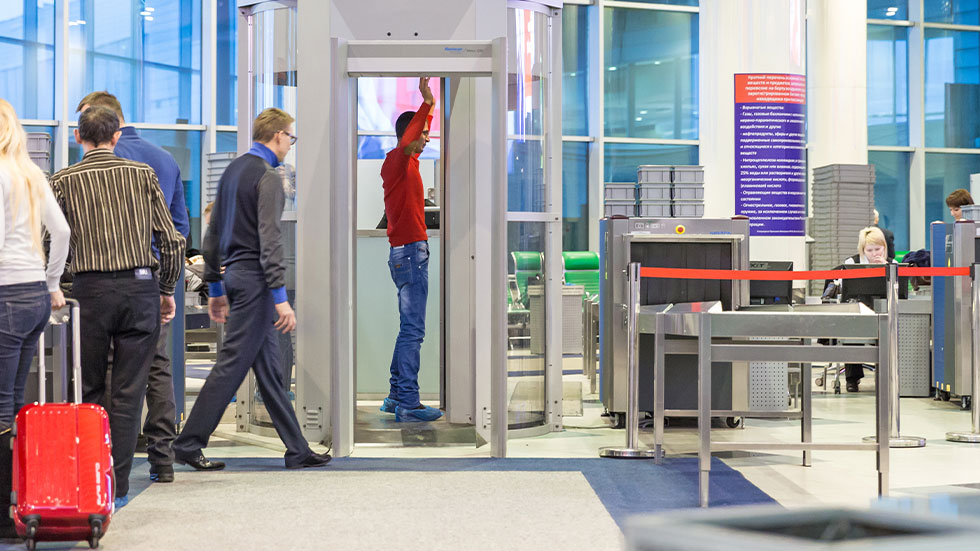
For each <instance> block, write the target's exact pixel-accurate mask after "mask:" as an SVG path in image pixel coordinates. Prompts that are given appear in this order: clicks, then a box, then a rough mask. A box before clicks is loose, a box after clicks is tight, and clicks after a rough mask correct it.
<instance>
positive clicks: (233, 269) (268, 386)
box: [173, 261, 313, 467]
mask: <svg viewBox="0 0 980 551" xmlns="http://www.w3.org/2000/svg"><path fill="white" fill-rule="evenodd" d="M224 283H225V294H226V295H227V297H228V304H229V309H230V312H229V314H228V322H227V323H225V339H224V342H223V343H222V346H221V350H219V351H218V361H217V363H215V364H214V367H213V368H212V369H211V373H210V374H209V375H208V378H207V380H206V381H205V382H204V387H203V388H201V392H200V394H198V396H197V400H196V401H195V402H194V407H193V409H191V414H190V416H188V417H187V421H186V422H185V423H184V428H183V429H182V430H181V431H180V436H178V437H177V439H176V440H174V444H173V449H174V453H175V454H176V455H177V456H184V457H187V456H190V455H193V454H196V453H198V452H199V451H200V450H201V449H202V448H206V447H207V445H208V439H209V438H210V437H211V433H212V432H214V429H216V428H217V427H218V423H219V422H220V421H221V416H222V414H223V413H224V412H225V409H226V408H227V407H228V403H229V402H230V401H231V398H232V396H234V395H235V392H237V391H238V387H239V386H240V385H241V384H242V381H244V380H245V377H246V376H247V375H248V370H249V369H252V370H254V371H255V381H256V383H258V386H259V392H261V393H262V401H263V402H264V403H265V407H266V409H267V410H268V412H269V417H271V418H272V424H273V425H274V426H275V427H276V432H278V433H279V438H281V439H282V442H283V444H285V445H286V466H287V467H292V466H296V465H299V464H300V463H302V462H303V460H305V459H306V458H308V457H309V456H310V455H311V454H312V453H313V450H311V449H310V446H309V444H308V443H307V442H306V439H305V438H304V437H303V432H302V431H301V430H300V427H299V422H298V421H297V420H296V413H295V412H294V411H293V406H292V404H291V403H290V401H289V395H288V394H286V389H285V388H284V387H283V384H282V377H283V376H282V370H281V369H280V367H279V363H280V361H281V358H280V356H279V335H278V332H277V331H276V329H275V327H274V326H273V323H274V322H275V320H276V308H275V303H274V302H273V300H272V293H271V292H270V291H269V287H268V286H267V285H266V283H265V275H264V272H263V271H262V267H261V265H259V263H258V262H246V261H241V262H236V263H233V264H231V265H230V266H228V267H227V268H226V270H225V275H224ZM239 398H243V397H239Z"/></svg>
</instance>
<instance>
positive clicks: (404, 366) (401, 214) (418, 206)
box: [381, 77, 442, 421]
mask: <svg viewBox="0 0 980 551" xmlns="http://www.w3.org/2000/svg"><path fill="white" fill-rule="evenodd" d="M419 92H422V105H421V106H420V107H419V109H418V111H415V112H412V111H406V112H404V113H402V114H401V115H399V116H398V120H397V121H396V122H395V134H396V135H397V137H398V146H397V147H395V149H393V150H391V151H390V152H388V155H387V156H385V161H384V164H383V165H381V179H382V181H383V182H384V199H385V216H387V217H388V243H389V244H390V245H391V251H390V253H389V254H388V269H389V270H390V271H391V279H392V280H393V281H394V282H395V287H397V288H398V314H399V318H400V320H401V324H400V328H399V331H398V338H397V339H396V340H395V351H394V353H393V354H392V357H391V379H390V383H391V390H390V392H389V393H388V397H387V398H385V400H384V403H383V404H382V405H381V411H383V412H385V413H394V414H395V420H396V421H435V420H436V419H438V418H440V417H442V412H441V411H440V410H438V409H436V408H433V407H430V406H424V405H422V402H421V401H420V400H419V363H420V353H421V350H422V340H423V339H424V338H425V306H426V300H427V299H428V294H429V241H428V236H427V234H426V233H425V188H424V186H423V183H422V175H421V174H420V173H419V155H420V154H421V153H422V150H423V149H425V144H427V143H428V142H429V122H430V121H431V120H432V115H431V113H432V106H433V103H435V100H434V99H433V98H432V90H430V89H429V78H428V77H422V78H420V79H419Z"/></svg>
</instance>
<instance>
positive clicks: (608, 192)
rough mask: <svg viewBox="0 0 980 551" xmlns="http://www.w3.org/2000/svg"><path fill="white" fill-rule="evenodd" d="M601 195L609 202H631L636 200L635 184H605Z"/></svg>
mask: <svg viewBox="0 0 980 551" xmlns="http://www.w3.org/2000/svg"><path fill="white" fill-rule="evenodd" d="M603 193H604V196H605V199H606V200H607V201H609V200H616V201H624V200H629V201H633V200H635V199H636V184H633V183H624V184H620V183H612V182H607V183H606V184H605V185H604V186H603Z"/></svg>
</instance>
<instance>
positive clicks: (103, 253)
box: [51, 149, 184, 295]
mask: <svg viewBox="0 0 980 551" xmlns="http://www.w3.org/2000/svg"><path fill="white" fill-rule="evenodd" d="M51 188H52V189H53V190H54V196H55V199H57V200H58V205H59V206H60V207H61V210H63V211H64V212H65V218H66V219H67V220H68V225H69V226H70V227H71V240H70V242H69V243H70V249H71V255H72V260H71V273H72V274H79V273H83V272H116V271H122V270H131V269H135V268H153V269H154V270H157V269H158V270H159V271H158V275H159V279H160V294H164V295H172V294H173V293H174V287H175V286H176V284H177V279H178V278H179V277H180V268H181V265H182V262H183V257H184V237H183V236H182V235H180V234H179V233H178V232H177V230H176V229H175V228H174V223H173V220H172V219H171V218H170V211H169V210H167V205H166V203H165V201H164V197H163V192H161V191H160V184H159V183H158V182H157V177H156V173H154V172H153V169H152V168H150V167H149V166H148V165H145V164H143V163H137V162H135V161H129V160H126V159H121V158H119V157H116V156H115V155H114V154H113V153H112V151H110V150H108V149H93V150H91V151H89V152H88V153H86V154H85V156H84V157H82V160H81V161H80V162H79V163H77V164H75V165H72V166H70V167H68V168H66V169H64V170H62V171H60V172H58V173H57V174H55V175H54V176H52V177H51ZM153 236H156V242H157V244H158V247H159V249H160V260H159V261H157V259H156V257H155V256H154V254H153V249H152V248H151V238H152V237H153Z"/></svg>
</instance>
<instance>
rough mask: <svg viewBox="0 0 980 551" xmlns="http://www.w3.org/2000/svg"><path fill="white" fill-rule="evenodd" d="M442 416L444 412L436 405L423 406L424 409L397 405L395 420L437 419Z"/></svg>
mask: <svg viewBox="0 0 980 551" xmlns="http://www.w3.org/2000/svg"><path fill="white" fill-rule="evenodd" d="M440 417H442V412H441V411H439V410H438V409H436V408H434V407H429V406H422V409H407V408H403V407H401V406H397V407H395V421H409V422H411V421H435V420H436V419H438V418H440Z"/></svg>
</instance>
